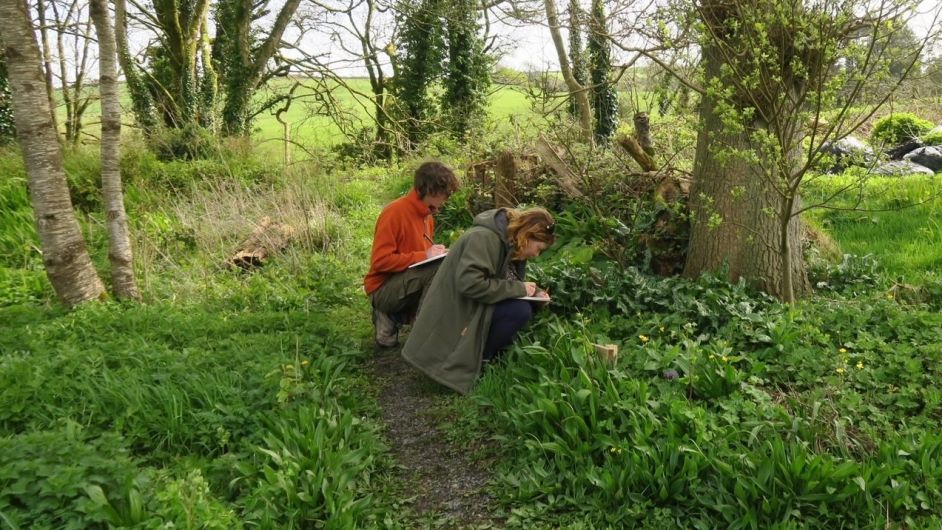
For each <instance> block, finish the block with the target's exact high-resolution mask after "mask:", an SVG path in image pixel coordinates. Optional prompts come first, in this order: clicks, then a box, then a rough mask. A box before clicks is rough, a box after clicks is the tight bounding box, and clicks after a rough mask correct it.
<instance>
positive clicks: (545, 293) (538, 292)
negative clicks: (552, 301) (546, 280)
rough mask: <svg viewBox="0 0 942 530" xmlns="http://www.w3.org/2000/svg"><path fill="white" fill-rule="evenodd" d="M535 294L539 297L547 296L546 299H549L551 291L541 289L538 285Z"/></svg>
mask: <svg viewBox="0 0 942 530" xmlns="http://www.w3.org/2000/svg"><path fill="white" fill-rule="evenodd" d="M533 296H535V297H537V298H545V299H546V300H549V297H550V295H549V291H546V290H543V289H540V288H539V287H537V289H536V292H535V293H533Z"/></svg>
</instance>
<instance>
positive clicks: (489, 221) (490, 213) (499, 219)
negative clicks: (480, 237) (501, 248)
mask: <svg viewBox="0 0 942 530" xmlns="http://www.w3.org/2000/svg"><path fill="white" fill-rule="evenodd" d="M507 222H508V221H507V211H506V210H505V209H504V208H495V209H493V210H486V211H483V212H481V213H479V214H477V215H476V216H474V223H472V226H483V227H484V228H487V229H489V230H491V231H492V232H494V233H495V234H497V235H498V236H499V237H500V240H501V241H503V242H504V243H505V244H508V245H509V244H510V241H509V240H508V239H507Z"/></svg>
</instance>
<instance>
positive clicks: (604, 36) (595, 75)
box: [588, 0, 618, 142]
mask: <svg viewBox="0 0 942 530" xmlns="http://www.w3.org/2000/svg"><path fill="white" fill-rule="evenodd" d="M588 50H589V71H590V76H591V79H592V107H593V109H594V110H595V140H596V141H597V142H607V141H608V139H609V138H611V136H612V134H614V133H615V129H617V128H618V94H617V92H616V91H615V85H614V84H612V82H611V79H610V78H611V73H612V46H611V44H609V42H608V27H607V24H606V22H605V5H604V3H603V2H602V0H592V16H591V17H590V18H589V43H588Z"/></svg>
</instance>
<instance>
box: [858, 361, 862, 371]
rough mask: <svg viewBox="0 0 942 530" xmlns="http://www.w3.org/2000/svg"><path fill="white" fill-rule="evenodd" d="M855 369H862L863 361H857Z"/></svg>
mask: <svg viewBox="0 0 942 530" xmlns="http://www.w3.org/2000/svg"><path fill="white" fill-rule="evenodd" d="M857 369H858V370H863V363H861V362H858V363H857Z"/></svg>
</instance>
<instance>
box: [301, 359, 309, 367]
mask: <svg viewBox="0 0 942 530" xmlns="http://www.w3.org/2000/svg"><path fill="white" fill-rule="evenodd" d="M309 364H311V361H309V360H307V359H304V360H303V361H301V366H307V365H309Z"/></svg>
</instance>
